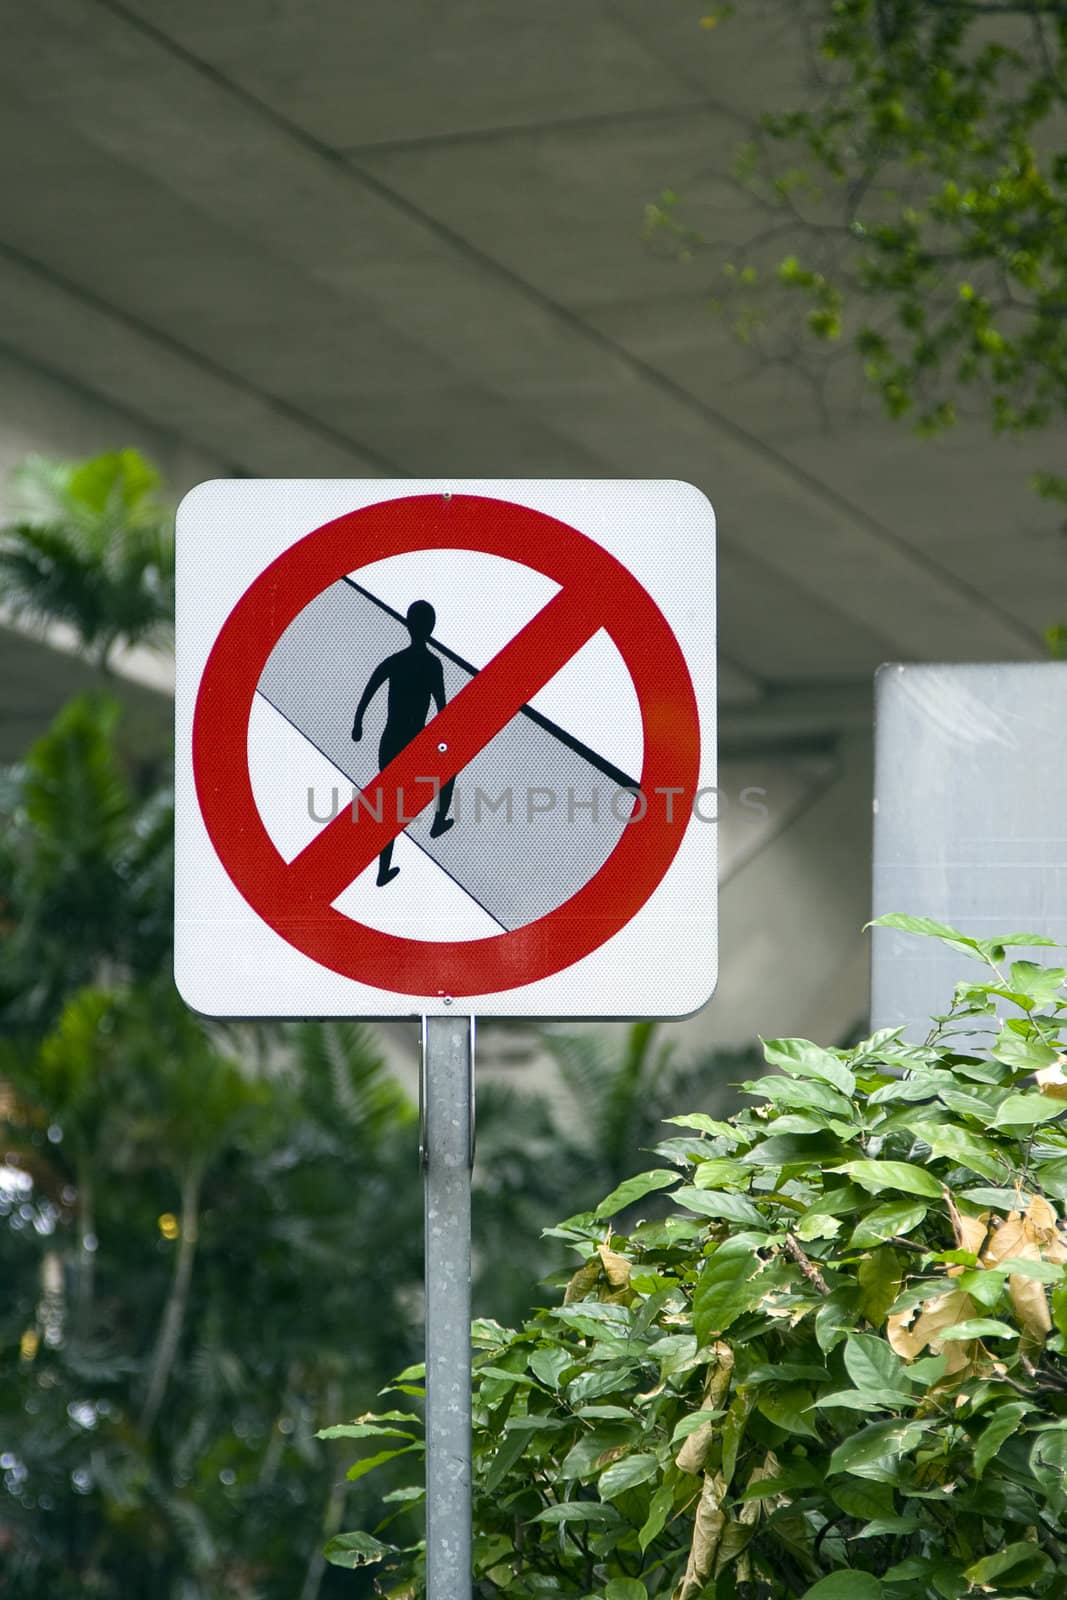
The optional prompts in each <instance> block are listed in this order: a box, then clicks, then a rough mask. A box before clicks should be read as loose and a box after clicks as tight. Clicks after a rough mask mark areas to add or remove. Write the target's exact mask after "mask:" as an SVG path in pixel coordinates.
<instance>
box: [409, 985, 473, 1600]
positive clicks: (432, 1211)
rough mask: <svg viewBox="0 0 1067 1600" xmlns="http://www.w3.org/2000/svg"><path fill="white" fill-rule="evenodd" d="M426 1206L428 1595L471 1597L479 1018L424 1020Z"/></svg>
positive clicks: (451, 1599) (454, 1599) (447, 1599)
mask: <svg viewBox="0 0 1067 1600" xmlns="http://www.w3.org/2000/svg"><path fill="white" fill-rule="evenodd" d="M419 1107H420V1131H419V1152H420V1156H421V1160H422V1168H423V1180H424V1185H425V1200H426V1269H425V1271H426V1587H427V1594H428V1596H429V1600H470V1593H471V1170H472V1168H473V1166H474V1018H473V1017H452V1016H447V1017H423V1019H422V1055H421V1072H420V1078H419Z"/></svg>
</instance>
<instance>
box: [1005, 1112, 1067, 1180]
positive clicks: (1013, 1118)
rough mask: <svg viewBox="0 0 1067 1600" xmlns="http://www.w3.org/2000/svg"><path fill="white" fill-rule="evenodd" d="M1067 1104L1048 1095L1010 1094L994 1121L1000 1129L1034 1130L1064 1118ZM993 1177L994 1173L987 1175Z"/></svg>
mask: <svg viewBox="0 0 1067 1600" xmlns="http://www.w3.org/2000/svg"><path fill="white" fill-rule="evenodd" d="M1065 1111H1067V1103H1065V1102H1064V1101H1062V1100H1053V1099H1050V1097H1049V1096H1048V1095H1046V1094H1009V1096H1008V1098H1007V1099H1006V1100H1004V1101H1003V1102H1002V1103H1001V1104H1000V1105H999V1106H998V1107H997V1114H996V1117H995V1119H994V1121H995V1125H996V1126H997V1127H998V1128H1009V1127H1010V1128H1032V1127H1034V1126H1035V1125H1036V1124H1037V1123H1039V1122H1051V1121H1052V1119H1053V1117H1062V1116H1063V1114H1064V1112H1065ZM986 1176H987V1177H992V1176H993V1174H992V1173H987V1174H986Z"/></svg>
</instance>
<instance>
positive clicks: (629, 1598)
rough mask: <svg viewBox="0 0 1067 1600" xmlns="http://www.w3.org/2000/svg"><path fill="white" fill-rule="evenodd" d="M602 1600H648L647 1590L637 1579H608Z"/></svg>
mask: <svg viewBox="0 0 1067 1600" xmlns="http://www.w3.org/2000/svg"><path fill="white" fill-rule="evenodd" d="M604 1600H648V1590H647V1589H646V1588H645V1586H644V1584H643V1583H642V1582H641V1581H640V1579H639V1578H609V1579H608V1581H607V1584H606V1585H605V1587H604Z"/></svg>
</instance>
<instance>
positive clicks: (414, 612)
mask: <svg viewBox="0 0 1067 1600" xmlns="http://www.w3.org/2000/svg"><path fill="white" fill-rule="evenodd" d="M436 621H437V613H436V612H435V611H434V608H433V606H432V605H431V604H430V602H429V601H428V600H415V601H413V602H412V604H411V605H410V606H408V632H409V633H410V634H411V638H412V641H413V643H415V644H425V643H426V641H427V639H428V638H429V637H430V635H431V633H432V632H433V625H434V623H435V622H436Z"/></svg>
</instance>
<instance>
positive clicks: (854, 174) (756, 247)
mask: <svg viewBox="0 0 1067 1600" xmlns="http://www.w3.org/2000/svg"><path fill="white" fill-rule="evenodd" d="M732 17H735V18H736V19H737V23H738V25H740V24H743V23H745V22H752V23H754V24H756V25H760V24H763V25H771V24H773V25H774V28H775V38H776V48H778V49H786V50H789V51H791V52H793V53H794V54H795V59H796V61H797V62H798V64H802V65H803V69H804V71H803V77H804V86H803V88H802V89H801V90H800V91H798V93H797V96H796V103H795V104H794V105H792V106H788V105H787V106H781V105H775V106H765V107H760V106H758V105H757V106H755V107H754V108H753V126H752V130H751V137H750V138H749V139H748V140H746V141H744V142H743V143H741V144H740V146H739V149H738V153H737V159H736V165H735V169H734V178H735V180H736V182H737V184H738V185H739V186H740V188H741V190H742V191H743V193H744V195H745V196H746V198H747V200H748V201H749V202H750V203H751V204H753V205H754V206H756V207H757V208H758V209H761V210H762V212H763V214H764V220H763V223H762V225H760V224H757V226H756V227H755V229H754V233H753V237H752V239H751V242H750V244H749V245H748V246H747V247H746V248H745V249H744V250H742V251H741V252H740V254H739V255H738V256H736V257H733V258H726V259H724V256H725V255H726V253H725V252H724V251H723V250H722V249H721V247H720V244H719V241H718V240H717V239H715V238H713V237H710V236H709V235H708V233H707V232H706V231H704V230H702V229H701V228H700V227H699V226H694V224H693V221H692V220H691V207H690V205H689V203H688V200H687V197H686V196H685V195H682V196H679V195H677V194H675V193H672V192H669V191H668V192H667V193H665V194H664V195H662V196H661V197H660V198H659V200H658V201H657V202H655V203H654V204H653V205H652V206H650V207H649V211H648V231H649V234H650V236H651V237H652V238H655V239H666V240H670V241H672V242H673V243H674V245H676V246H677V248H678V249H679V250H680V251H681V252H682V253H683V254H684V255H687V256H691V255H693V254H694V253H696V252H698V251H700V252H707V253H709V254H710V255H711V256H712V257H715V258H717V266H716V272H717V274H718V279H717V284H716V286H715V288H714V291H713V292H714V294H715V297H716V301H717V303H718V304H720V306H721V307H723V308H724V309H726V310H728V312H729V314H730V316H731V318H732V320H733V323H734V326H735V329H736V331H737V332H738V334H739V336H740V337H742V338H743V339H744V340H745V341H746V342H749V343H752V344H753V345H754V346H755V347H757V348H759V349H762V350H763V351H764V352H765V353H766V354H767V356H768V357H770V358H775V357H779V358H780V357H782V356H783V354H784V352H785V350H786V349H787V348H788V347H789V337H790V335H791V334H792V333H793V332H794V331H795V330H796V329H797V328H798V327H799V328H800V329H801V330H802V331H803V333H804V334H805V335H806V336H807V337H806V340H805V343H804V346H803V350H802V354H801V358H800V362H799V363H798V365H800V366H803V367H805V368H807V369H808V370H809V371H811V372H812V373H813V374H817V373H818V372H820V370H825V369H826V363H823V362H820V360H819V350H820V347H821V348H822V351H823V352H824V354H825V355H826V357H827V358H828V359H829V358H830V357H831V356H832V354H834V353H836V352H839V351H843V352H845V353H846V354H849V353H850V354H851V357H852V360H853V362H854V364H855V366H856V368H857V369H858V370H859V371H860V372H861V373H862V375H863V378H864V380H865V382H866V383H867V384H868V385H869V386H870V387H871V388H872V389H873V390H874V391H875V392H876V393H877V394H878V396H879V397H880V399H881V401H882V404H883V406H884V409H885V411H886V413H887V414H888V415H889V416H890V417H893V418H897V419H904V420H905V421H907V422H908V423H910V424H912V425H914V426H915V427H917V428H918V429H919V431H920V432H923V433H938V432H940V431H942V430H944V429H945V428H948V427H951V426H952V424H953V423H954V422H955V421H956V419H957V417H958V416H959V415H961V414H962V413H963V412H965V411H966V412H969V413H970V414H972V415H974V416H976V417H979V418H981V419H982V420H983V421H984V422H986V423H987V424H988V425H989V426H990V427H991V428H992V429H993V430H994V431H995V432H998V433H1014V434H1019V433H1043V432H1045V431H1047V430H1053V429H1055V428H1056V427H1057V426H1059V425H1061V424H1062V421H1063V419H1064V416H1065V414H1067V142H1065V137H1064V130H1065V126H1067V124H1065V122H1064V112H1065V109H1067V8H1065V7H1064V5H1063V4H1062V0H783V3H782V4H777V3H775V0H736V3H728V4H723V5H718V6H714V7H708V8H707V11H706V14H705V16H704V17H703V18H702V19H700V18H699V17H698V16H696V15H695V16H694V40H696V38H697V37H698V35H697V32H696V28H697V24H698V21H701V20H702V21H703V24H704V26H705V28H709V29H710V30H711V31H710V32H709V34H708V35H707V44H706V46H705V47H704V48H705V49H706V50H708V51H714V50H715V48H716V40H717V39H718V38H719V37H720V34H719V32H718V30H717V28H716V26H715V25H716V24H719V23H721V24H722V27H723V28H724V29H725V28H728V27H729V26H731V22H730V19H731V18H732ZM783 23H785V24H786V26H785V27H784V28H783ZM794 310H795V311H796V312H797V313H798V315H797V316H792V315H791V314H790V313H791V312H792V311H794ZM783 335H784V336H785V337H783ZM1034 487H1035V488H1036V489H1037V490H1038V492H1039V493H1040V494H1042V495H1043V496H1045V497H1047V498H1051V499H1054V500H1058V501H1061V502H1067V476H1065V475H1064V472H1063V463H1062V451H1060V450H1058V449H1057V448H1056V446H1055V439H1054V438H1053V439H1052V440H1051V441H1050V455H1049V460H1048V466H1047V468H1046V470H1044V471H1042V472H1040V473H1039V474H1038V475H1037V476H1036V477H1035V479H1034Z"/></svg>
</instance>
